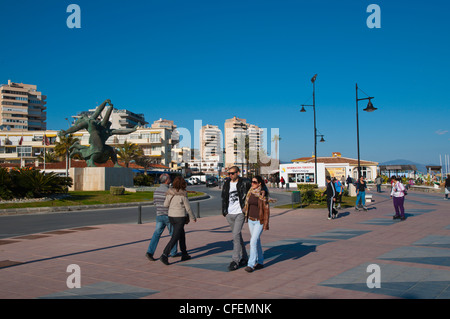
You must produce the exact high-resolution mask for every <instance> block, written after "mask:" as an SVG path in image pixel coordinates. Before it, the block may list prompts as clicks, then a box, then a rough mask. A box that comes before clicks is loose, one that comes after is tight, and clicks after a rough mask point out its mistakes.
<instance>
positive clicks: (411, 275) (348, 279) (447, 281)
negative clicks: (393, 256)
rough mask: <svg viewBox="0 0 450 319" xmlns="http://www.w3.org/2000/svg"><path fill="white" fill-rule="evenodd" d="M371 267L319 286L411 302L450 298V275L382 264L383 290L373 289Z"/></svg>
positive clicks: (381, 282)
mask: <svg viewBox="0 0 450 319" xmlns="http://www.w3.org/2000/svg"><path fill="white" fill-rule="evenodd" d="M368 265H369V263H365V264H362V265H359V266H357V267H355V268H353V269H350V270H348V271H346V272H344V273H342V274H339V275H337V276H335V277H333V278H330V279H328V280H326V281H323V282H321V283H320V284H319V285H321V286H327V287H334V288H341V289H347V290H353V291H360V292H364V293H367V292H369V293H375V294H381V295H387V296H392V297H400V298H407V299H436V298H438V299H440V298H443V299H446V298H449V297H450V271H447V270H435V269H422V268H416V267H407V266H399V265H391V264H380V263H378V264H377V265H378V266H379V267H380V288H369V287H368V285H367V281H368V280H369V281H370V280H371V279H370V278H369V277H370V276H371V275H372V272H370V271H369V272H368V270H367V266H368ZM336 297H338V296H336Z"/></svg>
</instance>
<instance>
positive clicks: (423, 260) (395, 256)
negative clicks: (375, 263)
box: [378, 247, 450, 267]
mask: <svg viewBox="0 0 450 319" xmlns="http://www.w3.org/2000/svg"><path fill="white" fill-rule="evenodd" d="M378 259H386V260H395V261H403V262H411V263H419V264H427V265H437V266H449V267H450V249H441V248H432V247H399V248H396V249H394V250H392V251H390V252H387V253H385V254H383V255H382V256H380V257H378Z"/></svg>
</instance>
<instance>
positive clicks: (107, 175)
mask: <svg viewBox="0 0 450 319" xmlns="http://www.w3.org/2000/svg"><path fill="white" fill-rule="evenodd" d="M69 176H70V177H72V180H73V185H72V187H71V188H69V190H70V191H105V190H109V188H110V187H111V186H124V187H133V172H132V171H131V168H127V167H73V168H71V169H70V170H69Z"/></svg>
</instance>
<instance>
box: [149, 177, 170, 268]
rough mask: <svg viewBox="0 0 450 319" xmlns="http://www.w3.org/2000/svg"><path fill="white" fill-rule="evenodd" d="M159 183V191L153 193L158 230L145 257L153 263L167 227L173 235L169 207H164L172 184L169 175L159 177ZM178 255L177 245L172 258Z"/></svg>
mask: <svg viewBox="0 0 450 319" xmlns="http://www.w3.org/2000/svg"><path fill="white" fill-rule="evenodd" d="M159 182H160V183H161V184H160V185H159V187H158V188H157V189H155V191H154V193H153V203H154V204H155V206H156V228H155V231H154V233H153V236H152V239H151V240H150V244H149V246H148V249H147V252H146V253H145V257H147V258H148V259H149V260H151V261H155V260H156V259H155V258H153V254H154V253H155V250H156V247H157V246H158V242H159V238H160V237H161V234H162V233H163V231H164V229H165V228H166V227H167V229H168V230H169V233H170V236H172V233H173V227H172V224H171V223H170V222H169V216H168V213H169V207H164V200H165V199H166V193H167V191H168V190H169V184H170V176H169V175H168V174H162V175H161V176H160V177H159ZM176 255H177V245H174V246H173V248H172V250H171V252H170V255H169V256H170V257H174V256H176Z"/></svg>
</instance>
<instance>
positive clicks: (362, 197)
mask: <svg viewBox="0 0 450 319" xmlns="http://www.w3.org/2000/svg"><path fill="white" fill-rule="evenodd" d="M360 201H361V205H362V206H365V205H366V192H361V191H359V193H358V195H357V196H356V206H358V203H359V202H360Z"/></svg>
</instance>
